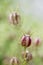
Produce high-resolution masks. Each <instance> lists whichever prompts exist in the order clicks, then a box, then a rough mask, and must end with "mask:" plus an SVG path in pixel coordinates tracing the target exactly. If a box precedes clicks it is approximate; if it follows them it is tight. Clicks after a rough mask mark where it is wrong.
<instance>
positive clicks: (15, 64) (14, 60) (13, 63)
mask: <svg viewBox="0 0 43 65" xmlns="http://www.w3.org/2000/svg"><path fill="white" fill-rule="evenodd" d="M10 64H11V65H19V60H18V59H17V58H16V57H13V58H11V60H10Z"/></svg>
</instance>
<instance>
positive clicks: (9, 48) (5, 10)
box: [0, 0, 43, 65]
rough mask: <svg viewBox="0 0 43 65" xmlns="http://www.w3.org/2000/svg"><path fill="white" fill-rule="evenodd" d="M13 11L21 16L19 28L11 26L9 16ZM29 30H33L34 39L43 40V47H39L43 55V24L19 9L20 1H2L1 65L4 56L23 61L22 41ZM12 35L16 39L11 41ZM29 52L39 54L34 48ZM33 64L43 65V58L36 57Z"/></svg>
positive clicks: (0, 14)
mask: <svg viewBox="0 0 43 65" xmlns="http://www.w3.org/2000/svg"><path fill="white" fill-rule="evenodd" d="M12 11H17V12H19V13H20V15H21V22H20V24H18V25H17V26H16V25H10V24H9V20H8V16H9V13H10V12H12ZM29 30H31V33H32V39H34V38H35V37H37V36H38V37H40V38H41V39H42V43H41V46H39V47H38V54H39V55H43V22H41V20H38V19H34V18H33V16H32V15H25V14H23V11H21V9H20V7H19V0H0V65H2V59H3V57H4V56H9V57H12V56H17V57H18V58H19V59H20V60H21V61H22V58H21V51H22V50H23V47H22V46H21V45H20V39H21V37H22V35H23V34H25V33H27V32H28V31H29ZM12 35H13V36H14V39H10V36H12ZM28 50H30V51H31V52H32V54H33V56H34V55H36V54H37V53H35V49H34V48H33V47H32V46H31V47H29V48H28ZM31 63H33V65H43V58H40V56H39V57H35V58H33V60H32V61H31ZM21 64H22V63H21ZM3 65H5V64H3Z"/></svg>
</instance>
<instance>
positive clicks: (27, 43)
mask: <svg viewBox="0 0 43 65" xmlns="http://www.w3.org/2000/svg"><path fill="white" fill-rule="evenodd" d="M21 44H22V46H25V47H29V46H30V45H31V37H30V36H29V35H24V36H23V37H22V38H21Z"/></svg>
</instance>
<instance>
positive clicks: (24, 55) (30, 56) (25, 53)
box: [22, 51, 32, 61]
mask: <svg viewBox="0 0 43 65" xmlns="http://www.w3.org/2000/svg"><path fill="white" fill-rule="evenodd" d="M22 57H23V58H24V59H25V60H26V61H30V60H31V59H32V54H31V53H30V52H29V51H26V52H22Z"/></svg>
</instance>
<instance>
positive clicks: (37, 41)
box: [34, 38, 41, 46]
mask: <svg viewBox="0 0 43 65" xmlns="http://www.w3.org/2000/svg"><path fill="white" fill-rule="evenodd" d="M40 42H41V40H40V38H36V39H35V41H34V44H35V46H38V45H40Z"/></svg>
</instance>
